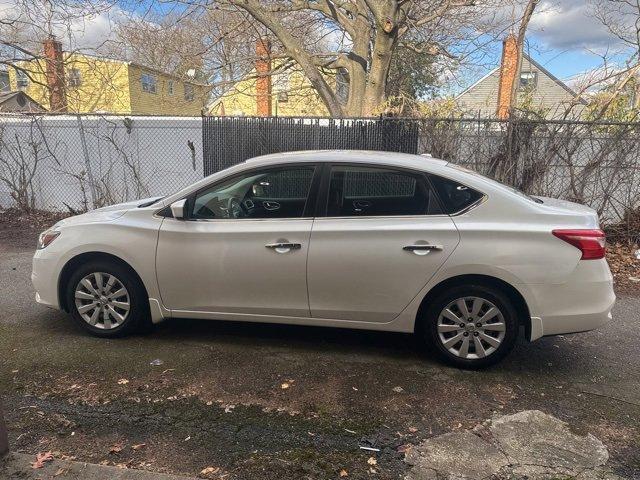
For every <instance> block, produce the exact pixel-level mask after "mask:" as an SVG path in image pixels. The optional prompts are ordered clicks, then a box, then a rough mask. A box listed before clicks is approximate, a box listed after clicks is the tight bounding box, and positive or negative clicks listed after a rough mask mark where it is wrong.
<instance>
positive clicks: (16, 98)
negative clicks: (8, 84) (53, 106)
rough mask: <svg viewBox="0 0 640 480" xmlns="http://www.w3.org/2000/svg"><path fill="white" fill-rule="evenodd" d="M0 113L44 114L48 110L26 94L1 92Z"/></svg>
mask: <svg viewBox="0 0 640 480" xmlns="http://www.w3.org/2000/svg"><path fill="white" fill-rule="evenodd" d="M0 112H2V113H5V112H10V113H18V112H20V113H42V112H46V109H45V108H44V107H43V106H42V105H40V104H39V103H38V102H36V101H35V100H34V99H33V98H31V97H30V96H29V95H27V94H26V93H24V92H20V91H18V92H1V93H0Z"/></svg>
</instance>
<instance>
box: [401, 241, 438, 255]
mask: <svg viewBox="0 0 640 480" xmlns="http://www.w3.org/2000/svg"><path fill="white" fill-rule="evenodd" d="M402 249H403V250H407V251H409V252H413V253H415V254H416V255H426V254H427V253H429V252H431V251H441V250H443V249H444V247H443V246H442V245H429V244H419V243H418V244H415V245H405V246H404V247H402Z"/></svg>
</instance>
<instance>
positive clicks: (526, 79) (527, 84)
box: [520, 72, 538, 90]
mask: <svg viewBox="0 0 640 480" xmlns="http://www.w3.org/2000/svg"><path fill="white" fill-rule="evenodd" d="M537 83H538V73H537V72H520V88H522V89H526V90H533V89H534V88H536V84H537Z"/></svg>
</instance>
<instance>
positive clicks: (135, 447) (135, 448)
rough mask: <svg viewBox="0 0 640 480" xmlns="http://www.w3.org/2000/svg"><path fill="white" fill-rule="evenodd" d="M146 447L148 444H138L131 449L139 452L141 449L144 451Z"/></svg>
mask: <svg viewBox="0 0 640 480" xmlns="http://www.w3.org/2000/svg"><path fill="white" fill-rule="evenodd" d="M146 446H147V444H146V443H137V444H135V445H131V448H132V449H133V450H136V451H137V450H141V449H143V448H144V447H146Z"/></svg>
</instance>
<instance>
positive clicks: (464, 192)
mask: <svg viewBox="0 0 640 480" xmlns="http://www.w3.org/2000/svg"><path fill="white" fill-rule="evenodd" d="M429 178H430V179H431V183H432V184H433V187H434V188H435V189H436V192H437V193H438V197H440V200H441V201H442V208H443V209H444V212H445V213H448V214H453V213H457V212H459V211H461V210H464V209H465V208H467V207H470V206H471V205H473V204H474V203H476V202H477V201H478V200H480V199H481V198H482V197H483V194H482V193H480V192H478V191H477V190H474V189H472V188H469V187H467V186H466V185H463V184H461V183H458V182H456V181H454V180H449V179H448V178H443V177H439V176H437V175H429Z"/></svg>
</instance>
